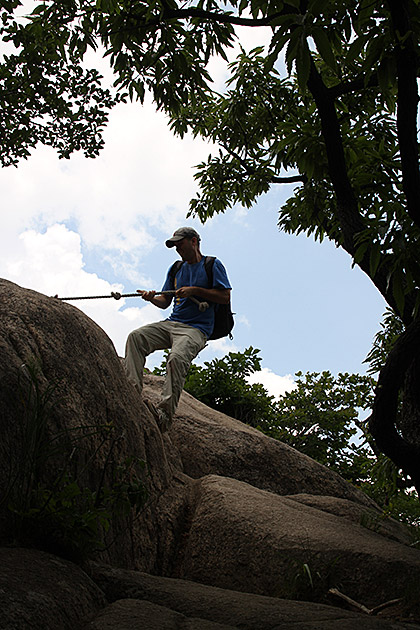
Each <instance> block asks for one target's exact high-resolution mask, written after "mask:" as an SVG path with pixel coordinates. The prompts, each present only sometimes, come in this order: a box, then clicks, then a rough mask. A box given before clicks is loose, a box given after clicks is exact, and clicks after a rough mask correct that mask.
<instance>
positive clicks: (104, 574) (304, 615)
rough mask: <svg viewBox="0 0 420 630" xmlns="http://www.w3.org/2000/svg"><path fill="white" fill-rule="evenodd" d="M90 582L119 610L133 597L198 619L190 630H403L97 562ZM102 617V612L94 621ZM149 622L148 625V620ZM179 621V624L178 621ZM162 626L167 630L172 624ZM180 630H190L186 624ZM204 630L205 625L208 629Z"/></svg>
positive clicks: (95, 629) (318, 607) (100, 629)
mask: <svg viewBox="0 0 420 630" xmlns="http://www.w3.org/2000/svg"><path fill="white" fill-rule="evenodd" d="M92 578H93V579H94V580H95V581H96V582H97V584H98V585H99V586H100V587H101V589H103V590H104V592H105V593H106V595H107V597H108V599H109V600H111V601H112V600H115V601H116V603H117V604H118V607H120V606H121V602H120V601H118V600H120V598H122V597H129V598H130V602H132V601H133V599H139V600H143V601H146V602H150V603H152V604H154V605H157V606H159V607H164V608H166V609H170V610H172V611H176V612H177V613H180V614H181V615H183V616H184V617H185V618H188V619H189V620H192V621H190V622H191V623H193V624H195V623H196V620H197V619H199V620H201V622H202V623H203V625H202V626H200V625H198V626H195V625H192V626H191V628H194V629H195V627H197V630H200V629H201V628H203V629H204V628H207V626H205V625H204V621H203V620H206V621H208V622H211V623H213V624H215V623H216V624H219V626H215V629H216V627H222V628H241V630H336V629H339V630H392V629H394V630H397V629H402V628H405V627H406V626H405V625H404V624H399V623H393V622H390V621H387V620H384V619H376V618H374V617H369V616H368V615H361V614H358V613H353V612H350V611H345V610H341V609H339V608H335V607H333V606H326V605H323V604H315V603H311V602H296V601H289V600H284V599H278V598H273V597H266V596H263V595H255V594H251V593H242V592H236V591H232V590H228V589H220V588H217V587H211V586H205V585H203V584H199V583H196V582H191V581H188V580H181V579H173V578H164V577H158V576H153V575H148V574H146V573H140V572H137V571H130V570H124V569H116V568H115V567H110V566H106V565H100V564H93V565H92ZM130 608H131V604H130V605H129V606H128V605H127V609H126V610H129V609H130ZM119 609H120V608H118V610H119ZM148 610H149V611H150V614H152V613H153V611H154V609H153V608H145V609H144V610H143V611H142V612H141V614H142V615H143V614H147V611H148ZM145 611H146V612H145ZM107 614H108V613H107V612H106V610H105V611H104V612H103V613H101V615H100V618H102V616H104V617H105V616H106V615H107ZM139 614H140V613H139ZM153 614H154V613H153ZM162 614H163V613H162ZM165 615H166V618H169V620H173V619H174V617H171V616H169V617H168V615H167V613H165ZM175 619H176V618H175ZM171 622H172V621H171ZM94 623H96V621H95V622H94ZM151 623H152V624H153V621H151ZM182 623H185V621H184V619H183V620H182ZM111 627H112V626H107V625H104V626H101V625H92V626H89V627H88V628H87V630H108V629H109V630H111ZM145 627H146V628H148V629H149V628H150V629H153V630H154V628H155V626H154V625H150V626H147V625H146V626H145ZM168 627H169V628H171V629H172V626H168ZM180 627H181V628H184V626H180ZM186 627H187V628H188V629H190V626H186ZM162 628H166V626H162ZM210 628H211V626H209V630H210ZM113 630H132V626H124V625H123V626H121V627H120V626H118V625H115V626H114V627H113Z"/></svg>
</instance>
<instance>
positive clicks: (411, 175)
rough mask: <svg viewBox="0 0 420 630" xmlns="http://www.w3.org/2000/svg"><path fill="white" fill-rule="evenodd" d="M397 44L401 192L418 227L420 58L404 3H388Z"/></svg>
mask: <svg viewBox="0 0 420 630" xmlns="http://www.w3.org/2000/svg"><path fill="white" fill-rule="evenodd" d="M388 4H389V7H390V10H391V18H392V23H393V25H394V31H395V34H396V35H395V36H396V39H397V45H396V48H395V52H396V59H397V75H398V107H397V130H398V141H399V146H400V154H401V170H402V181H403V189H404V193H405V196H406V199H407V212H408V214H409V215H410V217H411V219H412V220H413V221H414V223H415V224H416V225H417V226H418V227H420V170H419V167H420V165H419V152H418V146H417V108H418V102H419V94H418V88H417V69H418V61H419V56H418V52H417V46H416V43H415V41H414V39H413V35H412V32H413V30H414V29H413V28H412V26H411V19H410V15H409V11H408V6H407V4H408V3H407V0H388Z"/></svg>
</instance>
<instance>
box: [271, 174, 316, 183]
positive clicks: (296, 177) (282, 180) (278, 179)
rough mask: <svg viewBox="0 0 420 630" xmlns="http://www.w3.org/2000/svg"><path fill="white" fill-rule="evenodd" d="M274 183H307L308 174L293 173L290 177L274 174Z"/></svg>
mask: <svg viewBox="0 0 420 630" xmlns="http://www.w3.org/2000/svg"><path fill="white" fill-rule="evenodd" d="M271 181H272V182H273V184H293V183H295V182H301V183H302V184H306V182H307V181H308V178H307V177H306V175H291V176H290V177H276V176H274V177H273V179H272V180H271Z"/></svg>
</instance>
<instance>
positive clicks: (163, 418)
mask: <svg viewBox="0 0 420 630" xmlns="http://www.w3.org/2000/svg"><path fill="white" fill-rule="evenodd" d="M158 414H159V419H158V427H159V429H160V432H161V433H165V432H166V431H168V429H169V428H170V427H171V424H172V420H171V419H170V417H169V416H168V414H167V413H165V411H163V409H158Z"/></svg>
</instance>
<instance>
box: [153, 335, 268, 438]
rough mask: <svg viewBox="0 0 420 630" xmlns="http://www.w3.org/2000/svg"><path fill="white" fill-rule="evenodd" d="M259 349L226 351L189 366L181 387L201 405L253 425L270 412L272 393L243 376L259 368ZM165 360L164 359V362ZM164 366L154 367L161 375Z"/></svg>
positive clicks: (266, 417)
mask: <svg viewBox="0 0 420 630" xmlns="http://www.w3.org/2000/svg"><path fill="white" fill-rule="evenodd" d="M259 352H260V351H259V350H257V349H255V348H253V347H252V346H250V347H249V348H247V349H246V350H244V352H229V353H228V354H227V355H226V356H225V357H223V358H222V359H213V360H212V361H206V362H205V363H204V366H200V365H195V364H194V363H193V364H192V365H191V366H190V369H189V372H188V375H187V378H186V381H185V385H184V389H185V390H186V391H187V392H188V393H190V394H191V395H192V396H194V397H195V398H197V399H198V400H201V402H203V403H204V404H206V405H208V406H209V407H212V408H213V409H217V410H218V411H221V412H222V413H225V414H227V415H229V416H231V417H232V418H236V419H237V420H241V422H245V423H247V424H250V425H252V426H257V424H259V423H260V422H261V421H262V419H263V418H265V419H267V420H268V419H269V418H270V417H271V416H272V415H273V396H269V394H268V392H267V391H266V389H265V388H264V387H263V386H262V385H260V384H259V383H255V384H254V385H251V384H250V383H249V382H248V381H247V377H248V376H250V375H251V374H253V373H254V372H256V371H258V370H260V369H261V358H260V357H259V356H258V355H259ZM164 363H165V361H164ZM164 371H165V367H164V365H162V366H161V367H160V368H157V369H155V370H154V373H155V374H163V373H164Z"/></svg>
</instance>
